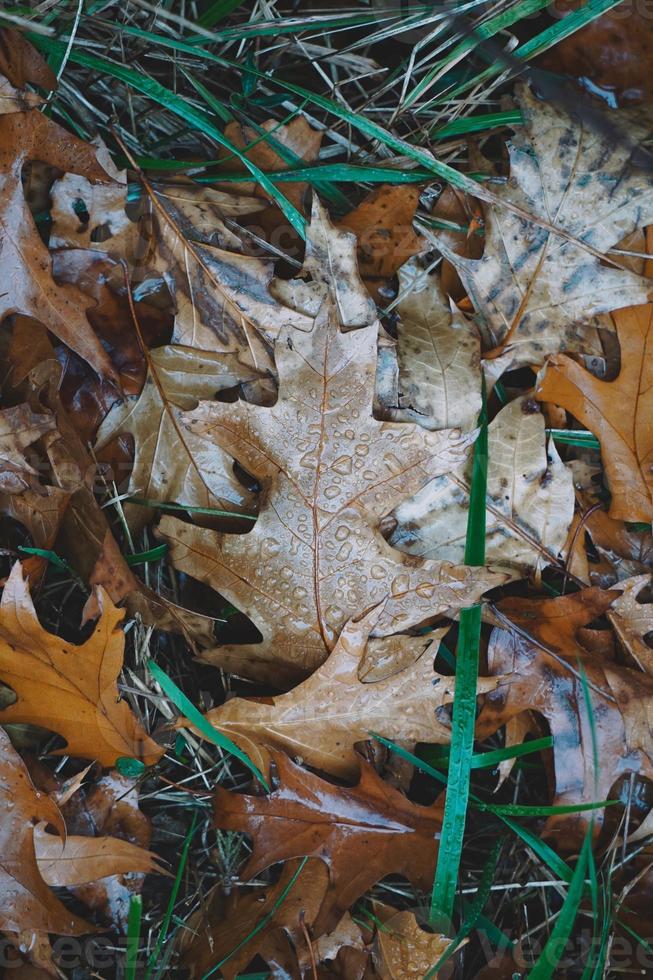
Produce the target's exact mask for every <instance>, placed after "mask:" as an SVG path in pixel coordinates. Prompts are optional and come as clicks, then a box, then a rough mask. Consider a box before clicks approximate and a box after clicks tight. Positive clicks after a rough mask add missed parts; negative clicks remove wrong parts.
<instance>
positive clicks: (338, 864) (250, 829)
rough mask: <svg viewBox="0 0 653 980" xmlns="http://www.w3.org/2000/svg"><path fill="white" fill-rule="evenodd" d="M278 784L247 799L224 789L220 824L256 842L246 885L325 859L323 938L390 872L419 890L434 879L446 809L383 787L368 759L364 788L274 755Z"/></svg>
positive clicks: (318, 928) (319, 921)
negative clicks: (281, 865) (299, 860)
mask: <svg viewBox="0 0 653 980" xmlns="http://www.w3.org/2000/svg"><path fill="white" fill-rule="evenodd" d="M272 759H273V762H274V765H275V766H276V770H277V773H278V785H277V786H276V788H275V789H274V790H273V791H272V792H271V793H270V794H269V795H268V796H245V795H241V794H239V793H232V792H229V791H228V790H225V789H223V788H221V787H219V788H218V789H217V791H216V793H215V797H214V816H215V824H216V826H217V827H219V828H221V829H223V830H240V831H244V832H245V833H247V834H249V835H250V836H251V837H252V840H253V850H252V854H251V856H250V858H249V860H248V862H247V864H246V866H245V868H244V869H243V872H242V873H243V876H244V878H245V879H246V880H248V879H250V878H253V877H255V876H256V875H258V874H260V873H261V871H263V870H264V869H265V868H268V867H270V866H271V865H272V864H275V863H276V862H277V861H286V860H290V859H291V858H295V857H303V856H305V855H308V856H310V857H320V858H321V859H322V860H323V861H324V862H325V863H326V865H327V866H328V868H329V887H328V889H327V892H326V896H325V899H324V903H323V905H322V907H321V909H320V912H319V914H318V916H317V918H316V920H315V923H314V930H315V932H316V933H317V934H318V935H319V934H320V933H321V932H322V931H323V930H324V929H327V928H329V927H333V926H334V925H335V924H336V923H337V922H338V920H339V918H340V917H341V916H342V914H343V913H344V912H346V911H347V909H348V908H349V907H350V906H351V905H352V904H353V903H354V902H355V901H356V899H357V898H359V897H360V896H361V895H362V894H363V893H364V892H365V891H367V889H368V888H370V887H371V886H372V885H373V884H376V882H377V881H380V879H381V878H383V877H385V876H386V875H389V874H400V875H403V876H404V877H405V878H408V880H409V881H410V882H411V883H412V884H413V885H414V886H415V887H416V888H424V889H426V888H428V887H430V884H431V882H432V879H433V872H434V869H435V861H436V857H437V850H438V838H439V831H440V825H441V815H442V810H441V807H440V805H439V804H433V805H432V806H429V807H424V806H417V805H416V804H415V803H411V801H410V800H408V799H406V797H405V796H403V795H402V794H401V793H400V792H398V790H396V789H393V788H392V787H391V786H389V785H388V784H387V783H384V782H383V780H382V779H381V777H380V776H378V775H377V773H376V771H375V770H374V769H373V767H372V766H370V765H369V763H366V762H365V761H364V760H361V775H360V782H359V783H358V785H357V786H353V787H349V786H334V785H333V784H331V783H327V782H325V780H323V779H320V777H319V776H316V775H314V774H313V773H311V772H308V771H307V770H304V769H300V767H299V766H297V765H295V763H294V762H291V760H290V759H288V758H287V757H286V756H284V755H283V754H281V753H278V752H274V753H272Z"/></svg>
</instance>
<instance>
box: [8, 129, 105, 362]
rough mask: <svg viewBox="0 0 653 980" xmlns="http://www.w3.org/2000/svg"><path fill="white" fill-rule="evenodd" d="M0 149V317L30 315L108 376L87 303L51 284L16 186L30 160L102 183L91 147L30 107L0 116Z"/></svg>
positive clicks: (66, 287)
mask: <svg viewBox="0 0 653 980" xmlns="http://www.w3.org/2000/svg"><path fill="white" fill-rule="evenodd" d="M0 147H2V149H1V151H0V224H1V225H2V250H1V251H0V275H1V276H2V281H3V282H4V283H5V284H6V288H5V290H4V291H3V292H2V295H1V296H0V319H4V318H5V317H7V316H9V315H10V314H12V313H22V314H24V315H25V316H31V317H34V318H35V319H37V320H39V321H40V322H41V323H42V324H43V325H44V326H45V327H47V328H48V330H51V331H52V333H53V334H54V335H55V336H56V337H59V339H60V340H62V341H63V342H64V343H66V344H67V345H68V346H69V347H70V348H72V350H74V351H76V352H77V353H78V354H79V355H80V357H82V358H84V360H86V361H88V363H89V364H90V365H91V366H92V367H93V368H94V369H95V370H96V371H98V373H100V374H102V375H104V376H105V377H107V378H111V379H114V378H115V376H116V375H115V371H114V369H113V367H112V365H111V362H110V360H109V358H108V356H107V354H106V352H105V351H104V349H103V347H102V345H101V344H100V342H99V340H98V338H97V337H96V335H95V333H94V332H93V329H92V327H91V325H90V323H89V322H88V320H87V319H86V316H85V314H84V311H85V310H86V309H87V308H88V307H89V306H91V305H92V302H91V301H89V299H88V298H87V297H86V296H85V295H84V294H83V293H82V292H80V290H78V289H77V288H76V287H75V286H71V285H57V284H56V283H55V281H54V279H53V278H52V265H51V260H50V254H49V252H48V249H47V248H46V246H45V245H44V244H43V242H42V241H41V237H40V235H39V233H38V231H37V229H36V226H35V224H34V220H33V218H32V216H31V214H30V211H29V208H28V207H27V203H26V201H25V198H24V195H23V188H22V184H21V174H22V170H23V167H24V166H25V164H26V163H28V162H29V161H32V160H43V161H44V162H46V163H48V164H50V165H51V166H53V167H57V168H58V169H59V170H63V171H69V170H70V171H73V172H78V173H79V172H81V173H83V174H84V175H85V176H87V177H88V178H89V180H93V181H99V182H104V181H106V180H107V179H108V178H107V174H106V173H105V171H104V170H103V169H102V167H101V166H100V164H99V163H98V162H97V159H96V155H95V149H94V147H92V146H90V144H87V143H84V142H82V141H81V140H79V139H77V138H76V137H75V136H71V134H70V133H67V132H66V131H65V130H64V129H62V128H61V127H60V126H57V125H56V123H53V122H52V121H51V120H50V119H48V118H47V117H46V116H44V115H43V114H42V113H40V112H38V111H36V110H32V111H31V112H26V113H23V112H13V113H11V114H9V115H4V116H0Z"/></svg>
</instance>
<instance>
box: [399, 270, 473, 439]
mask: <svg viewBox="0 0 653 980" xmlns="http://www.w3.org/2000/svg"><path fill="white" fill-rule="evenodd" d="M399 295H400V297H401V296H403V297H404V298H403V299H401V300H400V302H399V303H398V304H397V307H396V310H397V312H398V314H399V320H398V322H397V358H398V362H399V398H398V404H399V406H400V408H402V409H404V410H410V418H411V420H413V421H416V422H419V423H420V425H423V426H424V427H425V428H428V429H444V428H446V427H447V426H459V427H460V428H461V429H464V430H467V429H472V428H473V427H474V426H475V425H476V420H477V418H478V413H479V412H480V410H481V369H480V364H481V354H480V341H479V337H478V333H477V331H476V328H475V327H474V325H473V324H472V323H471V322H470V321H469V320H467V319H465V317H464V316H462V315H461V314H457V313H453V312H452V310H451V304H450V303H449V300H448V299H447V298H446V296H445V295H444V293H443V291H442V287H441V285H440V281H439V279H438V278H437V277H436V276H434V275H432V274H431V275H427V274H426V273H425V272H424V270H423V269H421V268H420V267H419V266H418V265H417V263H415V262H409V263H407V264H406V265H404V266H402V268H401V269H400V270H399ZM406 414H408V411H407V412H406ZM393 417H394V416H393ZM400 420H401V418H400V417H397V421H400Z"/></svg>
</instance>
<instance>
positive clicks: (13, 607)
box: [0, 563, 163, 766]
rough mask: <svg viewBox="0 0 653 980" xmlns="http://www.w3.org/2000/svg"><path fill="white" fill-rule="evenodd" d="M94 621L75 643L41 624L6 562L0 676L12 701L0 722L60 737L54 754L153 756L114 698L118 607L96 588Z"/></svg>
mask: <svg viewBox="0 0 653 980" xmlns="http://www.w3.org/2000/svg"><path fill="white" fill-rule="evenodd" d="M98 603H99V607H100V610H101V615H100V619H99V621H98V623H97V626H96V628H95V631H94V633H93V635H92V636H91V637H90V638H89V639H88V640H87V641H86V642H85V643H83V644H81V646H77V647H75V646H72V645H71V644H70V643H67V642H66V641H65V640H63V639H61V638H60V637H58V636H55V635H54V634H51V633H48V632H47V630H44V629H43V627H42V626H41V624H40V623H39V621H38V619H37V618H36V612H35V610H34V606H33V604H32V600H31V597H30V594H29V590H28V588H27V583H26V582H25V581H24V579H23V575H22V571H21V567H20V564H18V563H17V564H16V565H14V567H13V569H12V572H11V575H10V577H9V579H8V581H7V584H6V586H5V589H4V592H3V595H2V603H1V604H0V679H1V680H2V681H3V683H5V684H7V685H8V686H9V687H11V689H12V690H13V691H14V692H15V694H16V696H17V700H16V701H15V702H14V703H13V704H11V705H9V707H7V708H4V709H3V710H2V711H1V712H0V722H2V724H9V723H19V724H20V723H27V724H35V725H41V726H42V727H44V728H47V729H49V730H50V731H53V732H56V733H57V734H58V735H61V736H62V737H63V738H65V739H66V743H67V744H66V748H65V749H59V750H57V751H56V752H55V754H59V755H61V754H64V753H65V754H69V755H76V756H80V757H81V758H85V759H97V761H98V762H100V763H101V764H102V765H104V766H110V765H113V764H114V763H115V761H116V759H117V758H118V757H120V756H123V755H128V756H134V757H136V758H139V759H142V760H143V761H144V762H146V763H147V764H152V763H154V762H156V761H157V760H158V759H159V758H160V757H161V755H162V754H163V749H162V748H160V747H159V746H158V745H156V743H155V742H153V741H152V740H151V739H150V738H149V737H148V735H147V734H146V733H145V732H144V731H143V729H142V728H141V727H140V725H139V724H138V722H137V720H136V718H135V716H134V715H133V714H132V711H131V709H130V708H129V706H128V704H127V702H126V701H120V700H119V699H118V687H117V683H116V682H117V678H118V674H119V672H120V669H121V667H122V661H123V654H124V645H125V638H124V634H123V632H122V630H121V629H120V628H119V625H118V624H119V622H120V620H121V619H122V618H123V613H122V612H121V611H120V610H118V609H116V608H115V606H113V604H112V603H111V601H110V600H109V597H108V596H107V595H106V594H104V595H102V594H100V595H99V596H98Z"/></svg>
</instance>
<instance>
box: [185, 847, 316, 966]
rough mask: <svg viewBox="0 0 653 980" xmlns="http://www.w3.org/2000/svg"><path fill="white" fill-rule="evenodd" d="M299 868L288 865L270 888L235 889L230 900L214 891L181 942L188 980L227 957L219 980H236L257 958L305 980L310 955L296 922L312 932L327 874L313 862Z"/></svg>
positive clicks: (267, 886)
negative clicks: (188, 974) (253, 933)
mask: <svg viewBox="0 0 653 980" xmlns="http://www.w3.org/2000/svg"><path fill="white" fill-rule="evenodd" d="M300 866H301V861H300V860H299V859H295V860H291V861H287V862H286V863H285V864H284V866H283V869H282V871H281V875H280V877H279V879H278V881H277V882H276V883H275V884H273V885H264V886H263V887H256V888H251V889H244V888H239V889H235V890H234V891H233V892H232V894H231V895H230V896H229V898H225V897H224V896H223V894H222V892H221V889H219V888H217V889H214V891H213V892H212V893H211V894H210V895H209V896H208V899H207V901H206V903H205V905H204V907H203V908H202V909H201V910H200V911H199V912H198V913H197V914H196V915H195V916H193V917H191V919H190V921H189V923H188V925H189V930H187V931H185V933H184V936H185V937H186V938H185V939H182V943H181V950H182V954H183V965H184V966H185V967H186V968H187V969H188V970H189V972H190V976H191V980H194V978H199V977H204V976H206V974H207V973H208V972H209V971H210V970H211V968H212V967H215V966H216V964H217V963H220V962H221V961H222V960H224V959H225V957H227V956H228V959H227V960H226V962H225V963H224V965H223V966H222V967H221V968H220V974H221V976H222V977H224V980H235V978H236V977H237V976H238V975H240V974H242V973H243V972H245V969H246V967H247V966H248V965H249V963H251V961H252V960H253V959H254V958H255V957H256V956H260V957H262V959H264V960H265V962H266V963H267V964H268V967H269V969H270V970H272V971H273V973H274V971H277V972H278V975H279V976H288V977H297V978H299V980H304V978H307V980H308V978H310V976H311V970H310V956H309V951H308V948H307V945H306V936H305V933H304V930H303V929H302V925H301V923H302V920H303V922H304V924H305V926H306V928H307V929H308V930H311V928H312V926H313V923H314V921H315V918H316V916H317V914H318V912H319V911H320V907H321V905H322V902H323V900H324V894H325V892H326V889H327V887H328V883H329V872H328V869H327V867H326V865H325V864H324V862H323V861H320V860H318V859H317V858H312V859H311V860H309V861H307V862H306V864H305V865H304V866H303V867H302V868H301V870H300ZM298 871H299V874H297V872H298ZM295 876H296V877H295ZM293 878H294V879H295V881H294V884H291V882H292V881H293ZM289 886H290V890H289V891H288V892H287V894H286V897H285V898H284V899H283V901H280V898H281V896H282V895H283V893H284V891H285V890H286V889H287V888H288V887H289ZM262 922H264V925H263V927H262V928H259V931H258V932H257V933H256V935H254V936H252V935H251V934H252V930H253V929H254V928H255V927H256V926H260V924H261V923H262ZM191 930H192V931H191ZM249 936H251V939H250V940H249V941H248V942H246V941H245V940H246V939H247V938H248V937H249ZM241 943H242V944H243V945H242V946H240V944H241ZM239 946H240V948H239ZM314 948H315V947H314ZM229 954H232V955H229ZM282 971H285V972H282Z"/></svg>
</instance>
